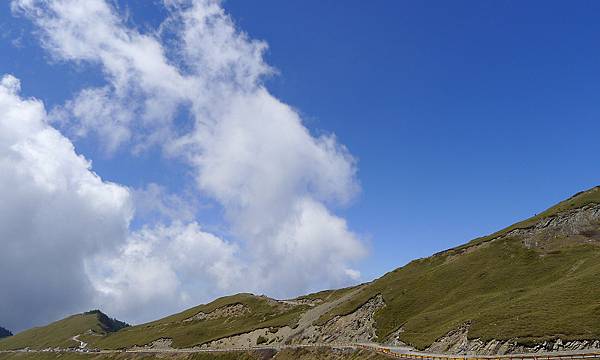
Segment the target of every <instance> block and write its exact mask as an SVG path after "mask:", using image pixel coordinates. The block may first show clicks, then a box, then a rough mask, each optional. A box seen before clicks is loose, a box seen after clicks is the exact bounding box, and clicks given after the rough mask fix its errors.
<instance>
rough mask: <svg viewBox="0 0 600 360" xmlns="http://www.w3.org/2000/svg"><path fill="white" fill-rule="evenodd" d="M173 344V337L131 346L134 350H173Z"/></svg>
mask: <svg viewBox="0 0 600 360" xmlns="http://www.w3.org/2000/svg"><path fill="white" fill-rule="evenodd" d="M171 344H173V339H165V338H163V339H158V340H154V341H153V342H152V343H150V344H148V345H145V346H134V347H133V348H131V349H132V350H134V351H143V350H163V351H164V350H173V347H171Z"/></svg>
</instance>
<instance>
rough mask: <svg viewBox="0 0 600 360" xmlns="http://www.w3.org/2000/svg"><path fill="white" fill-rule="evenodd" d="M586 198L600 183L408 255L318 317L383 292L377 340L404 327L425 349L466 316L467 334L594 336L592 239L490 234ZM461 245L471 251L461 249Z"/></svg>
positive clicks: (599, 305)
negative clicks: (532, 212) (512, 220)
mask: <svg viewBox="0 0 600 360" xmlns="http://www.w3.org/2000/svg"><path fill="white" fill-rule="evenodd" d="M590 203H600V191H599V189H598V188H594V189H592V190H590V191H588V192H585V193H580V194H578V195H576V196H575V197H572V198H571V199H569V200H567V201H564V202H562V203H560V204H558V205H557V206H555V207H552V208H550V209H548V210H547V211H545V212H543V213H541V214H540V215H537V216H536V217H535V218H532V219H529V220H526V221H523V222H521V223H518V224H515V225H513V226H511V227H509V228H507V229H504V230H502V231H500V232H498V233H496V234H495V235H494V236H490V237H486V238H483V239H478V240H475V241H473V242H471V243H469V244H468V245H467V246H463V247H459V248H457V249H454V250H451V251H445V252H442V253H439V254H437V255H436V256H432V257H430V258H426V259H420V260H416V261H413V262H411V263H410V264H408V265H406V266H404V267H402V268H399V269H397V270H394V271H392V272H390V273H388V274H386V275H385V276H383V277H382V278H380V279H378V280H376V281H374V282H373V283H371V284H369V285H368V286H367V287H366V289H365V290H364V291H362V292H360V293H359V294H357V296H355V297H354V298H353V299H352V300H351V301H350V302H347V303H345V304H343V305H342V306H340V307H338V308H336V309H334V310H333V311H331V312H330V313H328V314H325V315H324V316H323V317H322V318H321V319H320V323H324V322H325V321H327V320H329V319H331V318H332V317H333V316H335V315H344V314H348V313H350V312H353V311H354V310H355V309H357V308H358V307H360V306H361V305H362V304H364V303H365V302H367V301H368V300H369V299H370V298H372V297H374V296H376V295H377V294H382V295H383V298H384V300H385V302H386V305H387V306H386V307H384V308H383V309H381V310H380V311H378V312H377V313H376V316H375V319H376V327H377V329H378V331H377V335H378V337H379V340H380V341H382V340H385V339H386V338H388V337H389V335H390V334H391V333H393V332H394V331H396V330H398V329H399V328H400V327H402V328H403V330H404V332H402V333H401V334H400V339H401V340H403V341H405V342H407V343H409V344H412V345H414V346H416V347H418V348H425V347H427V346H428V345H430V344H431V343H432V342H433V341H435V340H436V339H437V338H439V337H441V336H443V335H445V334H446V333H447V332H448V331H450V330H453V329H455V328H457V327H458V326H459V325H461V324H463V323H465V322H471V328H470V331H469V337H471V338H477V337H480V338H482V339H483V340H490V339H506V340H507V339H511V338H517V339H518V341H519V342H521V343H530V342H532V341H539V340H544V339H548V338H554V337H561V338H562V339H598V338H600V247H598V246H597V243H590V244H573V245H572V246H569V245H565V246H563V247H561V248H560V249H555V250H553V251H551V252H542V251H540V250H538V249H527V248H525V247H524V246H523V245H522V243H521V241H520V240H519V239H513V238H505V239H503V240H502V241H490V240H492V239H493V238H495V237H497V236H498V235H502V234H506V233H507V232H508V231H510V230H512V229H514V228H526V227H530V226H532V225H533V224H534V223H535V222H536V221H538V220H540V219H542V218H544V217H550V216H555V215H556V214H558V213H560V212H561V211H565V210H569V209H574V208H577V207H581V206H584V205H587V204H590ZM565 243H566V244H569V242H565ZM474 245H481V246H477V247H475V246H474ZM467 247H468V248H469V251H465V249H466V248H467Z"/></svg>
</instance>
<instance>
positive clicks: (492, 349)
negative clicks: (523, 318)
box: [426, 323, 600, 355]
mask: <svg viewBox="0 0 600 360" xmlns="http://www.w3.org/2000/svg"><path fill="white" fill-rule="evenodd" d="M468 334H469V324H468V323H466V324H463V325H461V326H460V327H458V328H457V329H455V330H452V331H450V332H449V333H448V334H446V335H445V336H443V337H441V338H439V339H438V340H436V341H435V342H434V343H433V344H431V345H430V346H429V347H428V348H427V349H426V351H428V352H432V353H445V354H457V355H504V354H525V353H545V352H550V351H574V350H589V349H599V348H600V341H598V340H575V341H563V340H561V339H556V340H553V341H544V342H540V343H538V344H535V345H533V346H525V345H522V344H519V343H518V342H517V341H516V340H515V339H511V340H490V341H487V342H484V341H482V340H481V339H477V338H475V339H469V337H468Z"/></svg>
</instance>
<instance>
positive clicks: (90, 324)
mask: <svg viewBox="0 0 600 360" xmlns="http://www.w3.org/2000/svg"><path fill="white" fill-rule="evenodd" d="M125 326H127V324H125V323H123V322H120V321H117V320H114V319H110V318H109V317H108V316H106V315H105V314H103V313H102V312H100V311H98V310H93V311H90V312H86V313H83V314H77V315H73V316H69V317H68V318H65V319H62V320H59V321H56V322H54V323H52V324H50V325H47V326H43V327H35V328H32V329H29V330H26V331H23V332H21V333H18V334H16V335H14V336H11V337H8V338H4V339H2V340H0V350H12V349H22V348H26V347H29V348H31V349H45V348H49V347H53V348H54V347H61V348H68V347H77V346H79V343H78V342H76V341H73V340H72V339H71V338H72V337H73V336H75V335H79V334H83V333H84V332H86V331H89V330H92V331H93V332H94V333H96V334H99V335H104V334H108V333H109V332H112V331H116V330H119V329H121V328H123V327H125Z"/></svg>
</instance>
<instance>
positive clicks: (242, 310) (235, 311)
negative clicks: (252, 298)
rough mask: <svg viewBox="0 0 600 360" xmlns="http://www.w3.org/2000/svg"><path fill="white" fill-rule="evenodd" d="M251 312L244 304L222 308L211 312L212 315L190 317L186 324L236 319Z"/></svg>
mask: <svg viewBox="0 0 600 360" xmlns="http://www.w3.org/2000/svg"><path fill="white" fill-rule="evenodd" d="M249 312H250V309H249V308H248V307H247V306H246V305H244V304H232V305H227V306H223V307H220V308H218V309H215V310H213V311H211V312H210V313H204V312H202V311H201V312H199V313H197V314H196V315H194V316H192V317H189V318H187V319H185V320H183V321H184V322H189V321H201V320H214V319H221V318H227V319H231V318H236V317H239V316H242V315H245V314H247V313H249Z"/></svg>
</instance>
